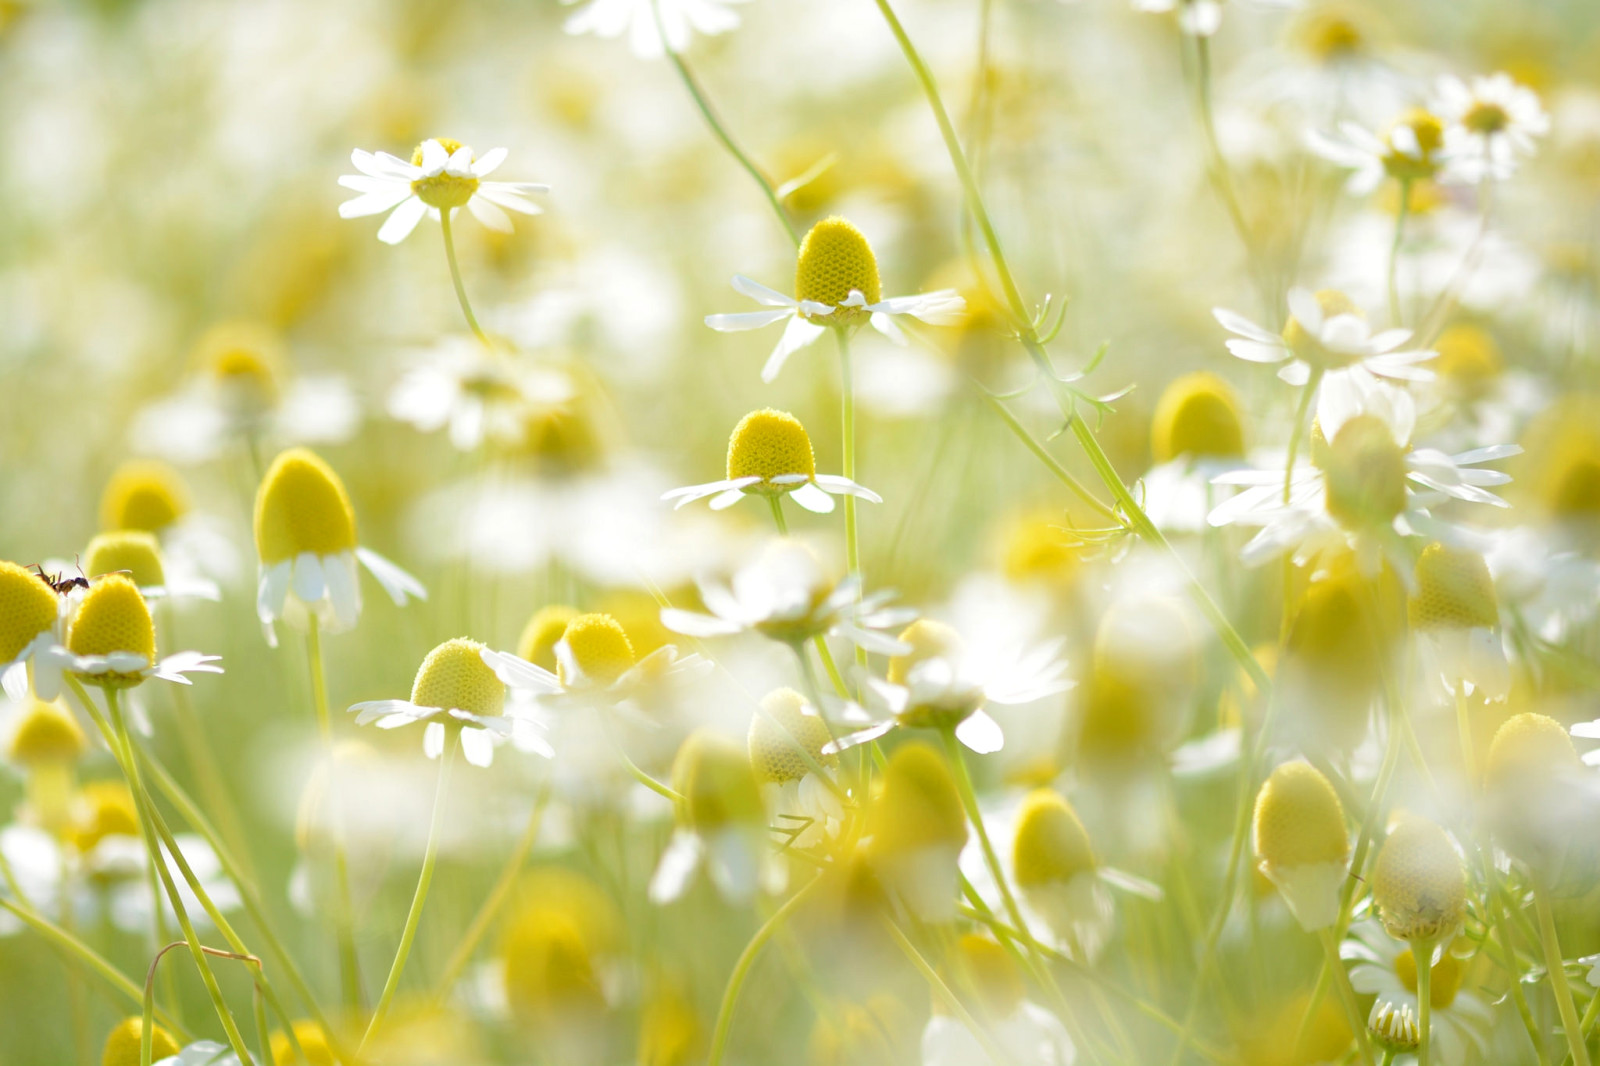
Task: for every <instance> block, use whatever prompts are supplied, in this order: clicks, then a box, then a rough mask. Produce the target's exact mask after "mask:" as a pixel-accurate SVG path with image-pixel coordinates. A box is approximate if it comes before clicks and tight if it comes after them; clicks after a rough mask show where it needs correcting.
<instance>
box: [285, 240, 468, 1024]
mask: <svg viewBox="0 0 1600 1066" xmlns="http://www.w3.org/2000/svg"><path fill="white" fill-rule="evenodd" d="M445 226H446V228H445V247H446V248H449V247H450V230H449V223H448V222H447V223H446V224H445ZM450 262H451V265H452V266H454V264H455V253H454V252H452V253H451V256H450ZM459 285H460V280H459V279H457V286H458V287H459ZM462 299H463V300H465V296H463V297H462ZM306 659H307V660H308V664H309V670H310V673H311V704H312V707H313V709H314V710H315V712H316V715H317V733H318V734H319V735H320V736H321V738H322V757H323V759H324V760H326V762H327V769H328V774H329V775H330V778H331V775H332V774H333V770H334V764H333V720H332V717H331V716H330V715H329V713H328V680H327V675H326V674H325V673H324V672H323V668H322V631H321V628H320V625H319V623H318V622H317V616H316V615H315V614H313V615H311V617H310V621H309V624H308V625H307V627H306ZM325 799H326V797H325ZM331 814H332V818H331V819H330V822H329V825H328V837H329V841H330V844H331V849H332V851H333V877H334V900H333V926H334V936H335V939H336V940H337V941H338V945H339V984H340V989H341V991H342V992H343V996H344V1006H345V1009H346V1010H347V1011H349V1012H350V1013H351V1014H358V1013H360V1011H361V958H360V956H359V955H358V954H357V953H356V930H355V917H354V911H353V909H352V907H351V904H350V860H349V858H348V857H347V856H346V854H345V847H344V817H343V812H342V809H341V807H340V804H339V803H338V801H337V800H335V801H334V802H333V804H332V811H331Z"/></svg>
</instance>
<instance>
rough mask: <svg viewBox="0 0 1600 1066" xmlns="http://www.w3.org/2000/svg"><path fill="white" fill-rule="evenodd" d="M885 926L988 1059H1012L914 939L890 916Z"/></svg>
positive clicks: (1002, 1062) (999, 1063)
mask: <svg viewBox="0 0 1600 1066" xmlns="http://www.w3.org/2000/svg"><path fill="white" fill-rule="evenodd" d="M883 925H884V928H885V929H887V930H888V932H889V936H890V938H891V939H893V940H894V942H895V945H896V946H897V947H899V948H900V951H901V952H902V953H903V954H904V955H905V957H906V958H907V959H908V960H909V961H910V962H911V965H913V966H915V967H916V968H917V972H918V973H920V974H922V977H923V979H924V980H925V981H927V982H928V987H929V988H931V989H932V990H933V993H934V995H936V996H938V997H939V999H940V1000H941V1001H942V1002H943V1003H944V1005H945V1007H947V1008H948V1009H949V1010H950V1012H951V1013H952V1014H954V1015H955V1016H956V1017H957V1018H958V1019H959V1020H960V1021H961V1024H963V1025H965V1026H966V1027H967V1028H968V1029H969V1030H971V1032H972V1035H973V1036H974V1037H976V1038H977V1040H978V1043H980V1044H981V1045H983V1052H984V1054H985V1055H987V1056H988V1057H989V1061H990V1062H991V1063H992V1064H993V1066H1006V1064H1007V1063H1009V1062H1010V1061H1011V1060H1010V1058H1009V1057H1008V1056H1007V1055H1006V1054H1005V1052H1004V1051H1002V1050H1001V1049H1000V1048H999V1047H997V1046H996V1045H995V1042H994V1037H993V1036H991V1035H990V1034H989V1030H987V1029H985V1028H984V1027H983V1025H982V1024H980V1023H979V1021H978V1020H977V1019H976V1018H974V1017H973V1016H972V1014H971V1012H970V1011H968V1010H967V1008H966V1005H965V1004H963V1003H962V1002H961V1000H960V999H959V998H957V996H956V994H955V992H953V991H951V989H950V986H949V985H948V984H946V983H945V980H944V978H942V977H940V976H939V971H938V970H937V969H935V968H934V966H933V964H932V963H930V962H929V961H928V960H927V959H925V958H923V957H922V952H920V951H918V950H917V946H916V945H915V944H913V943H912V942H911V938H910V937H908V936H906V934H905V933H904V932H903V931H902V930H901V928H900V927H899V926H898V925H896V924H895V923H894V921H893V920H892V919H890V918H888V917H885V918H884V919H883Z"/></svg>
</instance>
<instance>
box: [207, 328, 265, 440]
mask: <svg viewBox="0 0 1600 1066" xmlns="http://www.w3.org/2000/svg"><path fill="white" fill-rule="evenodd" d="M280 347H281V346H280V344H279V342H278V339H277V337H275V336H274V335H273V334H272V332H271V331H270V330H267V329H265V328H264V327H262V326H259V325H256V324H255V323H253V322H222V323H219V324H217V325H215V326H213V327H211V328H210V329H209V330H207V331H206V333H205V336H203V337H201V338H200V342H199V344H197V345H196V346H195V361H196V362H197V363H198V364H199V366H200V368H201V369H202V370H203V371H204V372H205V373H207V374H209V375H210V376H211V379H212V380H213V381H214V382H216V384H217V387H218V389H219V390H220V391H221V396H222V402H223V403H224V404H225V405H226V406H227V408H228V409H229V410H230V411H231V413H233V414H234V415H236V416H238V417H241V418H257V417H260V416H261V415H263V414H265V413H267V412H268V411H270V410H271V409H272V408H273V407H275V406H276V405H277V402H278V390H279V379H280V377H281V375H282V372H283V371H282V353H281V351H280Z"/></svg>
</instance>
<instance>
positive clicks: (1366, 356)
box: [1211, 288, 1438, 387]
mask: <svg viewBox="0 0 1600 1066" xmlns="http://www.w3.org/2000/svg"><path fill="white" fill-rule="evenodd" d="M1211 314H1212V315H1213V316H1214V317H1215V318H1216V320H1217V322H1218V323H1219V324H1220V325H1221V326H1222V328H1223V329H1225V330H1227V331H1228V332H1229V333H1232V334H1233V335H1234V336H1233V337H1232V338H1231V339H1230V340H1228V341H1227V346H1228V351H1230V352H1232V353H1233V355H1234V356H1236V357H1237V358H1240V359H1243V360H1244V361H1245V362H1248V363H1282V364H1284V365H1283V366H1282V368H1281V369H1279V371H1278V377H1280V378H1282V379H1283V380H1284V381H1286V382H1288V383H1289V384H1290V385H1294V386H1297V387H1298V386H1300V385H1304V384H1305V383H1306V382H1307V381H1310V380H1311V372H1312V370H1313V369H1316V370H1318V371H1320V372H1324V373H1331V372H1336V371H1340V370H1347V369H1351V368H1355V367H1360V368H1361V369H1363V370H1365V371H1367V373H1369V374H1376V375H1377V376H1378V377H1384V378H1399V379H1401V380H1404V381H1431V380H1432V379H1433V371H1431V370H1429V369H1427V368H1426V367H1420V366H1418V365H1417V364H1418V363H1423V362H1426V361H1428V360H1429V359H1432V358H1433V357H1434V356H1435V355H1437V354H1438V353H1436V352H1430V351H1425V350H1415V349H1405V350H1402V349H1401V345H1403V344H1405V343H1406V341H1408V340H1410V339H1411V331H1410V330H1408V329H1386V330H1384V331H1383V332H1381V333H1376V334H1375V333H1373V332H1372V327H1371V325H1370V324H1368V322H1367V319H1366V316H1365V315H1363V314H1362V313H1361V309H1360V308H1359V307H1357V306H1356V305H1355V303H1354V302H1353V301H1352V300H1351V299H1350V297H1348V296H1346V295H1345V294H1344V293H1342V292H1338V291H1335V290H1333V289H1323V290H1322V291H1320V292H1315V293H1314V292H1312V291H1311V290H1310V289H1302V288H1294V289H1290V290H1289V314H1290V316H1291V317H1290V318H1289V324H1288V325H1286V326H1284V327H1283V332H1282V333H1274V332H1272V331H1271V330H1270V329H1267V328H1265V327H1263V326H1258V325H1256V324H1255V323H1254V322H1252V321H1250V320H1249V319H1248V318H1245V317H1244V316H1243V315H1241V314H1239V313H1238V312H1237V311H1229V310H1228V309H1227V308H1225V307H1216V308H1212V310H1211Z"/></svg>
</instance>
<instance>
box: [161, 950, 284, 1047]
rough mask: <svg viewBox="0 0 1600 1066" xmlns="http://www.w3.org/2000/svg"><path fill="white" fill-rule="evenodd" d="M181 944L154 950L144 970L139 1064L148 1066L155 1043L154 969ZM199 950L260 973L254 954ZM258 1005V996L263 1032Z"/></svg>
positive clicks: (258, 1015) (259, 964)
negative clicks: (243, 964)
mask: <svg viewBox="0 0 1600 1066" xmlns="http://www.w3.org/2000/svg"><path fill="white" fill-rule="evenodd" d="M183 946H184V944H183V941H181V940H174V941H173V942H172V943H170V944H167V945H166V946H164V947H163V948H162V949H161V950H160V951H158V952H156V956H155V958H153V959H151V960H150V968H149V970H147V971H146V972H145V977H144V998H143V1001H142V1007H143V1011H144V1013H143V1015H142V1016H141V1017H140V1020H139V1021H140V1024H139V1066H150V1060H151V1059H152V1058H153V1057H154V1049H153V1045H154V1043H155V1035H156V1029H155V1025H154V1024H152V1023H153V1022H154V1021H155V1007H156V971H157V970H158V969H160V968H161V960H162V959H163V958H165V957H166V955H167V952H169V951H171V950H172V949H173V948H181V947H183ZM200 950H201V951H203V952H205V953H206V954H207V955H214V956H216V957H217V958H219V959H236V960H238V961H239V962H246V963H250V964H252V965H254V966H255V968H256V974H257V976H258V977H259V976H260V974H261V960H260V959H258V958H256V957H255V956H254V955H245V954H240V953H237V952H232V951H223V950H221V949H220V948H210V947H206V946H205V945H204V944H202V945H201V946H200ZM258 987H259V986H258ZM260 1006H261V1001H260V998H259V997H258V998H257V1000H256V1008H257V1009H256V1014H257V1019H256V1028H257V1030H258V1031H259V1032H260V1033H262V1034H264V1033H265V1032H266V1025H265V1024H264V1019H263V1018H262V1017H261V1010H260ZM267 1054H269V1055H270V1054H271V1052H267ZM269 1066H270V1062H269Z"/></svg>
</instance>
